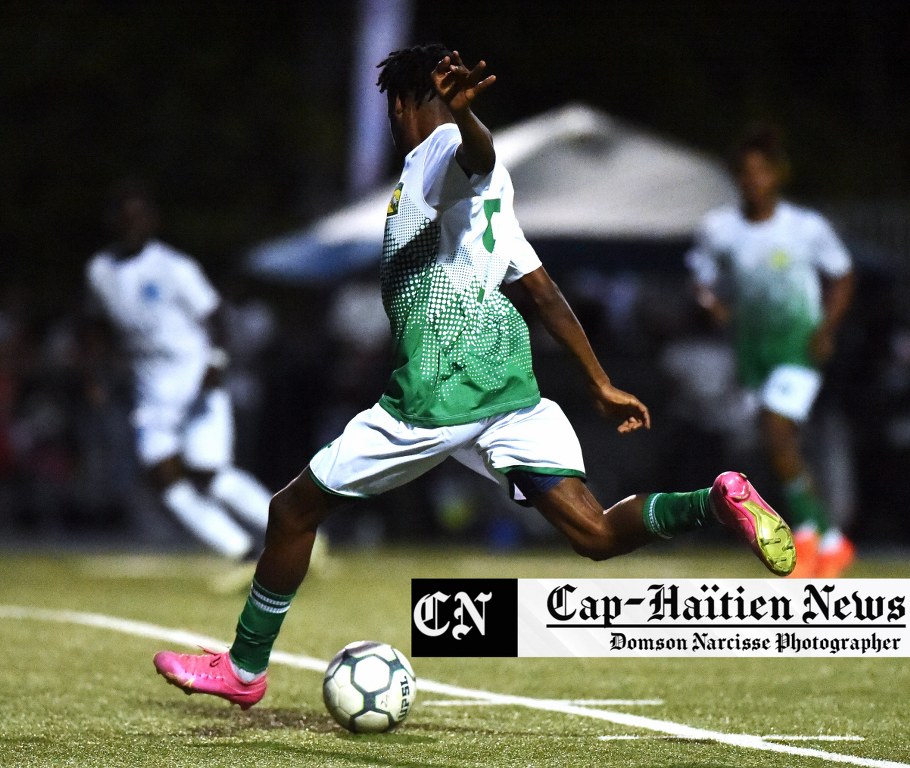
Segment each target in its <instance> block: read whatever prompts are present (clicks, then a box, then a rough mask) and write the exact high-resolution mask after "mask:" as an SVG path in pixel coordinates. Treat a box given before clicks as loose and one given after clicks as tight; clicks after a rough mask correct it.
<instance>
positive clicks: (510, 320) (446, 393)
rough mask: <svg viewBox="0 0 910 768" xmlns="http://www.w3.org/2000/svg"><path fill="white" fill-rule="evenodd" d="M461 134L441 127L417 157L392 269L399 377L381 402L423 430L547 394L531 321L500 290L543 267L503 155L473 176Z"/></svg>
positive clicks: (389, 233) (409, 163)
mask: <svg viewBox="0 0 910 768" xmlns="http://www.w3.org/2000/svg"><path fill="white" fill-rule="evenodd" d="M460 144H461V134H460V133H459V131H458V128H457V126H456V125H455V124H454V123H447V124H445V125H442V126H440V127H439V128H437V129H436V130H435V131H434V132H433V133H432V134H431V135H430V136H429V137H428V138H427V139H426V140H425V141H423V142H422V143H421V144H420V145H419V146H417V147H415V148H414V149H413V150H412V151H411V152H410V153H409V154H408V156H407V158H405V163H404V169H403V171H402V173H401V179H400V180H399V182H398V185H397V186H396V187H395V191H394V193H393V195H392V199H391V201H390V202H389V206H388V211H387V218H386V227H385V239H384V242H383V249H382V263H381V266H380V282H381V285H382V300H383V304H384V306H385V311H386V314H387V315H388V318H389V323H390V324H391V330H392V338H393V343H394V351H393V369H394V370H393V372H392V376H391V378H390V379H389V383H388V386H387V387H386V391H385V393H384V394H383V396H382V398H381V399H380V401H379V402H380V405H381V406H382V407H383V408H385V409H386V410H387V411H388V412H389V413H391V414H392V415H393V416H395V417H396V418H397V419H399V420H401V421H404V422H407V423H408V424H412V425H416V426H430V427H438V426H448V425H453V424H465V423H468V422H472V421H478V420H480V419H482V418H485V417H487V416H492V415H495V414H499V413H506V412H509V411H514V410H518V409H520V408H525V407H528V406H531V405H535V404H536V403H538V402H539V401H540V392H539V390H538V388H537V380H536V378H535V377H534V371H533V368H532V365H531V346H530V341H529V338H528V328H527V325H526V324H525V322H524V319H523V318H522V317H521V315H520V314H519V313H518V311H517V310H516V309H515V307H514V306H512V304H511V302H509V300H508V299H507V298H506V297H505V296H504V295H503V294H502V293H501V292H500V285H501V284H502V283H503V282H511V281H513V280H517V279H518V278H520V277H522V276H523V275H526V274H528V273H529V272H532V271H534V270H535V269H537V268H538V267H539V266H540V259H539V258H538V257H537V254H536V253H535V252H534V249H533V248H532V247H531V245H530V244H529V243H528V241H527V240H526V239H525V237H524V234H523V233H522V231H521V228H520V227H519V225H518V221H517V220H516V218H515V213H514V211H513V208H512V200H513V189H512V181H511V179H510V177H509V174H508V171H506V169H505V168H504V167H503V166H502V165H501V164H500V163H499V162H498V161H497V163H496V165H495V167H494V168H493V170H492V171H491V172H490V173H489V174H487V175H485V176H478V175H475V176H472V177H470V178H469V177H468V176H467V175H466V174H465V172H464V170H463V169H462V168H461V166H459V165H458V162H457V161H456V160H455V151H456V150H457V149H458V147H459V145H460Z"/></svg>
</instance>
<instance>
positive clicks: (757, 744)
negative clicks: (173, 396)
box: [0, 605, 910, 768]
mask: <svg viewBox="0 0 910 768" xmlns="http://www.w3.org/2000/svg"><path fill="white" fill-rule="evenodd" d="M0 618H7V619H31V620H37V621H53V622H60V623H64V624H77V625H81V626H86V627H96V628H99V629H106V630H110V631H114V632H120V633H122V634H126V635H134V636H136V637H143V638H146V639H150V640H162V641H164V642H168V643H178V644H180V645H188V646H194V645H201V646H206V647H209V648H224V647H226V644H225V643H224V641H222V640H218V639H215V638H212V637H209V636H207V635H200V634H197V633H195V632H189V631H187V630H183V629H173V628H169V627H162V626H158V625H156V624H149V623H146V622H143V621H133V620H131V619H119V618H117V617H116V616H105V615H104V614H99V613H82V612H79V611H60V610H48V609H42V608H29V607H25V606H15V605H0ZM271 661H272V663H276V664H284V665H286V666H290V667H296V668H298V669H308V670H311V671H313V672H319V673H320V674H321V673H323V672H324V671H325V668H326V665H327V664H328V662H327V661H324V660H322V659H315V658H313V657H311V656H298V655H295V654H291V653H285V652H283V651H275V652H274V653H272V657H271ZM418 683H419V688H420V690H423V691H427V692H429V693H438V694H441V695H443V696H451V697H452V698H461V699H482V700H484V701H490V702H495V703H498V704H511V705H513V706H516V707H526V708H527V709H535V710H541V711H544V712H559V713H561V714H564V715H575V716H577V717H587V718H591V719H593V720H602V721H604V722H608V723H613V724H615V725H624V726H627V727H629V728H638V729H641V730H645V731H654V732H657V733H662V734H666V735H669V736H675V737H678V738H683V739H699V740H704V741H713V742H716V743H718V744H725V745H727V746H731V747H741V748H743V749H754V750H758V751H761V752H779V753H782V754H786V755H796V756H799V757H815V758H819V759H821V760H826V761H828V762H830V763H842V764H845V765H857V766H863V768H910V763H898V762H895V761H893V760H874V759H871V758H865V757H857V756H856V755H843V754H839V753H837V752H825V751H824V750H821V749H812V748H809V747H796V746H792V745H789V744H777V743H775V742H770V741H765V740H764V739H763V738H762V737H761V736H753V735H750V734H746V733H722V732H720V731H711V730H708V729H706V728H696V727H694V726H691V725H686V724H684V723H676V722H673V721H672V720H657V719H655V718H650V717H643V716H641V715H632V714H629V713H626V712H614V711H611V710H604V709H590V708H588V707H583V706H580V705H577V704H570V703H567V702H565V701H561V700H559V699H534V698H530V697H527V696H512V695H508V694H500V693H492V692H490V691H484V690H480V689H477V688H464V687H462V686H460V685H449V684H448V683H438V682H435V681H433V680H424V679H420V680H418Z"/></svg>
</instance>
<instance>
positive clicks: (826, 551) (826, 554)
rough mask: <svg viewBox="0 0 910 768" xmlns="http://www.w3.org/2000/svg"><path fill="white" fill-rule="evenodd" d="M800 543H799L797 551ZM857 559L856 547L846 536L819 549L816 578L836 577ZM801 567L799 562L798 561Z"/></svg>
mask: <svg viewBox="0 0 910 768" xmlns="http://www.w3.org/2000/svg"><path fill="white" fill-rule="evenodd" d="M798 551H799V545H797V552H798ZM854 560H856V547H854V546H853V544H852V543H851V542H850V540H849V539H848V538H846V537H845V536H841V537H840V540H839V541H838V542H837V543H836V544H835V545H833V546H830V547H828V546H826V547H823V548H820V549H819V550H818V566H817V573H816V578H819V579H836V578H837V577H838V576H840V575H841V574H842V573H843V572H844V571H846V570H847V569H848V568H849V567H850V566H851V565H852V564H853V561H854ZM797 567H799V563H797Z"/></svg>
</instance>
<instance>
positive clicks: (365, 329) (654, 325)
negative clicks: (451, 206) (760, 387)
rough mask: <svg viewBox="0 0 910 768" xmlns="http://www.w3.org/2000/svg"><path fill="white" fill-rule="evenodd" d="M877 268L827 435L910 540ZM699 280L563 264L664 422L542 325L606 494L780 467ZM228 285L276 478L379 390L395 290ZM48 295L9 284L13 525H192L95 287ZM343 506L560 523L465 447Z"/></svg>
mask: <svg viewBox="0 0 910 768" xmlns="http://www.w3.org/2000/svg"><path fill="white" fill-rule="evenodd" d="M860 278H861V280H860V286H859V294H858V296H857V302H856V306H855V309H854V311H853V312H852V314H851V317H850V320H849V322H848V324H847V326H846V327H845V328H844V330H843V340H842V349H841V351H840V352H839V354H838V356H837V358H836V359H835V360H834V362H833V364H832V368H831V371H830V375H829V377H828V384H826V389H825V392H824V393H823V395H822V398H821V400H820V402H819V405H818V408H817V409H816V414H815V416H814V418H813V424H812V432H811V437H810V443H811V445H812V446H813V449H814V451H813V452H814V459H815V461H816V462H817V464H818V467H819V472H820V473H821V476H822V477H823V478H824V483H825V488H826V489H827V491H828V493H829V500H830V503H831V504H832V508H833V509H834V510H835V514H836V515H837V517H838V518H839V519H840V520H841V521H843V522H844V523H845V525H846V526H847V528H848V529H850V530H851V531H852V533H853V535H854V537H855V538H856V539H857V540H858V541H859V542H864V541H867V542H873V543H882V544H895V543H897V544H910V534H908V526H906V524H905V521H906V512H905V510H907V509H908V505H910V484H907V483H906V482H897V483H893V482H890V483H884V482H882V481H881V478H883V477H892V478H894V477H898V478H902V477H903V474H904V473H905V472H906V467H907V466H910V317H908V316H907V310H906V307H902V306H901V304H900V301H899V296H900V295H901V290H900V284H899V282H895V280H894V279H893V276H892V275H889V274H885V273H881V272H877V271H876V270H868V269H861V270H860ZM684 279H685V278H684V276H683V275H682V274H681V273H680V274H642V273H635V272H623V273H609V274H608V273H601V272H596V271H575V272H568V273H566V274H564V275H560V282H561V284H562V286H563V288H564V290H565V292H566V294H567V295H568V297H569V299H570V301H571V302H572V303H573V305H574V306H575V307H576V310H577V312H578V314H579V316H580V318H581V320H582V323H583V324H584V325H585V327H586V328H587V329H588V331H589V334H590V336H591V340H592V343H593V344H594V346H595V347H596V350H597V352H598V354H599V355H600V356H601V359H602V360H603V361H604V364H605V366H606V368H607V370H608V372H610V374H611V375H612V376H613V378H614V379H615V380H616V381H618V382H619V383H620V384H621V386H623V387H624V388H626V389H629V390H631V391H633V392H636V393H637V394H638V395H639V396H640V397H641V398H642V400H643V401H644V402H646V403H647V404H648V405H649V406H650V408H651V410H652V413H653V415H654V427H653V429H652V431H651V433H650V434H649V435H636V436H632V437H625V438H620V437H618V436H617V435H615V434H614V433H613V431H612V427H611V426H610V425H606V424H604V423H603V422H602V421H601V420H600V418H599V417H598V416H597V415H596V414H595V413H594V411H593V409H592V408H590V405H589V403H588V401H587V396H586V394H585V392H584V391H583V388H582V386H581V381H580V379H579V380H577V381H576V379H575V378H574V377H572V376H566V375H565V373H564V366H563V359H562V356H561V354H560V353H559V352H558V350H557V349H556V348H555V346H554V345H552V344H550V343H549V342H548V339H547V337H546V334H545V333H544V332H543V331H542V329H540V328H538V327H537V326H536V325H535V324H534V323H533V322H532V323H531V331H532V335H533V337H534V338H533V340H532V341H533V344H534V345H535V348H536V350H537V358H536V360H537V362H536V369H537V374H538V378H539V380H540V384H541V389H542V391H543V392H544V393H545V394H546V395H547V396H548V397H552V398H553V399H555V400H557V401H558V402H560V403H561V404H562V406H563V408H564V410H565V411H566V412H567V414H568V416H569V418H570V420H572V422H573V424H575V425H576V428H577V431H578V434H579V437H580V439H581V442H582V445H583V447H584V449H585V455H586V462H587V465H588V472H589V477H590V482H591V483H592V485H593V486H595V490H596V492H597V493H598V494H600V495H602V496H603V497H604V498H620V497H622V496H623V495H627V494H628V493H632V492H635V491H638V490H640V489H641V488H642V487H644V485H645V484H648V485H649V486H650V485H653V484H655V483H657V484H659V486H660V487H688V486H691V485H698V484H702V485H704V484H706V483H709V482H710V480H711V479H712V478H713V474H715V473H716V471H717V470H719V469H725V468H731V467H732V466H733V465H734V464H735V465H736V466H737V467H748V468H749V472H750V474H751V475H752V476H753V477H755V476H757V477H758V478H759V479H761V478H762V477H763V476H766V473H765V470H764V469H763V468H762V466H761V461H762V459H761V452H760V451H759V450H758V447H757V445H756V440H757V438H756V434H755V432H754V430H753V429H752V427H751V424H750V423H749V422H748V420H745V419H742V418H740V417H739V415H738V414H739V413H740V411H739V410H738V409H739V407H740V401H739V395H738V393H737V389H736V386H735V383H734V380H733V362H732V359H731V357H730V351H729V345H728V344H727V343H726V340H725V339H724V338H723V337H722V336H721V335H719V332H718V331H716V330H714V329H713V328H712V327H711V326H710V325H709V324H708V323H707V322H705V320H704V318H703V317H701V316H700V315H699V313H698V311H697V308H696V307H695V305H694V303H693V302H692V300H691V297H690V296H689V294H688V293H687V292H686V291H685V290H684V289H682V286H683V285H684ZM219 288H220V289H221V291H222V293H223V296H224V298H225V303H226V305H227V307H228V318H229V323H228V329H229V332H228V339H227V346H228V351H229V353H230V355H231V361H232V363H231V367H230V369H229V373H228V380H227V385H228V387H229V388H230V391H231V393H232V395H233V399H234V403H235V409H236V419H237V432H238V433H237V463H238V465H239V466H242V467H246V468H248V469H250V470H251V471H253V472H255V473H257V474H258V476H259V477H261V478H262V479H263V480H264V481H265V483H266V485H267V486H268V487H269V488H271V489H272V490H277V489H278V488H279V487H281V486H282V485H283V484H284V483H286V482H287V481H288V480H289V479H290V478H291V477H293V476H294V475H295V474H296V473H297V472H299V471H300V469H302V468H303V467H304V466H305V464H306V462H307V460H308V458H309V456H310V455H312V453H313V452H314V451H315V450H316V449H318V448H319V447H320V446H321V445H323V444H324V443H325V442H327V441H328V440H330V439H331V438H332V437H333V436H334V435H335V434H336V433H337V432H338V430H339V428H340V426H341V425H343V424H344V423H345V422H346V421H347V420H348V419H349V418H350V416H351V415H353V414H354V413H355V412H356V411H357V410H360V409H362V408H364V407H367V406H369V405H371V404H372V403H373V402H375V400H376V398H377V396H378V394H379V393H380V392H381V390H382V387H383V385H384V383H385V378H386V375H387V373H388V331H387V325H386V321H385V317H384V315H383V313H382V307H381V303H380V301H379V296H378V290H377V289H376V286H375V282H374V281H373V280H372V278H371V276H367V277H365V278H363V279H358V280H354V281H352V282H348V283H345V284H342V285H339V286H335V287H333V288H332V289H331V290H326V289H324V288H319V289H312V288H309V289H307V288H301V289H288V288H283V289H280V290H276V289H275V288H274V287H271V286H265V285H259V284H256V283H254V282H250V281H248V280H244V279H237V278H235V279H232V280H231V281H230V282H228V283H224V284H222V285H220V286H219ZM37 299H38V297H36V296H35V295H33V294H32V293H31V292H30V289H29V288H28V287H27V286H24V285H6V286H4V287H3V289H2V294H0V530H2V531H4V536H5V538H6V539H7V540H19V541H23V540H28V541H37V542H45V541H46V542H56V543H61V542H69V541H76V542H79V541H92V540H99V541H105V540H109V539H112V538H113V539H116V540H120V541H124V542H130V544H131V545H133V546H136V547H142V546H149V547H160V546H169V545H174V544H175V543H176V542H177V541H178V539H179V537H178V536H177V527H176V525H175V524H174V523H173V522H172V521H171V520H169V519H168V517H167V515H166V514H165V513H164V512H163V511H162V510H161V509H160V508H159V507H158V505H157V504H156V502H155V500H154V497H152V496H151V495H150V494H149V493H148V491H147V490H146V489H145V488H144V484H143V480H142V476H141V473H140V471H139V467H138V464H137V462H136V460H135V458H134V455H133V450H134V449H133V444H134V441H133V437H132V432H131V430H132V427H131V425H130V418H129V414H130V407H131V403H130V398H131V394H130V392H131V387H130V379H129V375H130V374H129V370H128V367H127V364H126V361H125V359H124V358H123V357H122V356H121V354H120V352H119V351H118V347H117V344H116V340H115V339H112V338H108V337H106V336H104V335H103V334H99V333H98V332H97V330H96V329H94V328H93V327H92V326H89V325H88V324H86V323H84V322H83V314H82V306H81V299H80V298H78V297H77V298H74V300H73V302H72V304H71V305H70V306H65V307H60V308H58V309H57V310H55V311H54V312H51V313H49V314H48V313H47V312H40V311H39V310H38V309H37V308H38V307H40V306H41V305H40V302H39V301H38V300H37ZM763 487H765V486H763ZM768 495H769V496H771V497H772V498H773V497H774V492H773V489H772V492H771V493H769V494H768ZM343 518H344V519H335V520H332V521H330V523H329V525H328V527H327V531H328V533H329V536H330V538H331V539H335V540H340V541H350V542H354V543H363V544H366V543H371V542H374V541H379V540H392V541H405V542H406V541H408V540H413V539H415V538H421V539H445V540H459V539H462V540H465V541H474V540H477V538H478V536H479V537H480V539H481V540H483V541H486V542H487V543H489V544H490V545H491V546H495V547H511V546H517V545H521V544H528V543H531V544H533V543H539V542H541V541H544V540H549V539H550V538H551V537H552V533H551V531H550V529H549V527H548V526H546V524H545V523H544V522H543V521H542V518H539V516H537V515H536V514H535V513H533V511H528V510H524V509H521V508H518V507H516V506H514V505H512V504H511V503H510V502H509V501H508V500H506V499H504V498H501V496H500V494H499V491H498V489H497V488H496V487H495V486H494V485H493V484H491V483H487V482H484V481H483V480H481V479H480V478H477V477H473V476H472V474H471V473H470V472H468V471H466V470H464V469H463V468H461V467H458V466H454V465H453V466H451V467H449V466H447V465H444V466H443V467H441V468H439V469H437V470H435V471H434V472H431V473H430V474H429V475H428V476H426V477H425V478H422V479H421V480H420V481H419V482H417V483H415V484H413V485H410V486H407V487H406V488H405V489H402V490H401V491H396V492H394V493H390V494H388V495H387V496H384V497H381V498H379V499H377V500H375V501H372V502H369V503H364V504H360V505H358V506H355V507H353V508H352V510H351V512H350V513H346V514H345V515H344V516H343Z"/></svg>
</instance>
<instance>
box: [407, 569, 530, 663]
mask: <svg viewBox="0 0 910 768" xmlns="http://www.w3.org/2000/svg"><path fill="white" fill-rule="evenodd" d="M517 623H518V584H517V581H516V580H515V579H412V580H411V655H412V656H515V655H516V654H517V650H518V629H517Z"/></svg>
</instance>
